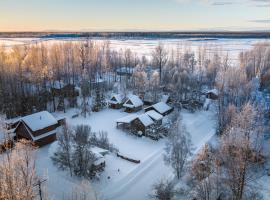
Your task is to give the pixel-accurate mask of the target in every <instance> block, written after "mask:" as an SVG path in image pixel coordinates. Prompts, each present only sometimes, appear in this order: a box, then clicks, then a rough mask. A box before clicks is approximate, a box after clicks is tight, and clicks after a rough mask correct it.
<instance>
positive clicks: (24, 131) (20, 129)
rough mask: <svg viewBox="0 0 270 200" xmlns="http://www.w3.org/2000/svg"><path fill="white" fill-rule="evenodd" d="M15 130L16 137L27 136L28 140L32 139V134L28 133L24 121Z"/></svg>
mask: <svg viewBox="0 0 270 200" xmlns="http://www.w3.org/2000/svg"><path fill="white" fill-rule="evenodd" d="M15 131H16V138H17V139H23V138H25V139H27V140H32V138H31V136H30V135H29V133H28V131H27V129H26V128H25V125H24V124H23V123H20V124H19V126H18V127H17V129H16V130H15Z"/></svg>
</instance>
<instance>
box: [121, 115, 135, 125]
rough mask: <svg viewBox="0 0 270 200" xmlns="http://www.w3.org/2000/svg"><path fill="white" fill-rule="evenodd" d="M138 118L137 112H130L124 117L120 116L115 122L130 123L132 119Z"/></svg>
mask: <svg viewBox="0 0 270 200" xmlns="http://www.w3.org/2000/svg"><path fill="white" fill-rule="evenodd" d="M137 118H138V115H137V114H130V115H127V116H125V117H121V118H119V119H117V120H116V122H118V123H127V124H128V123H130V122H132V121H133V120H135V119H137Z"/></svg>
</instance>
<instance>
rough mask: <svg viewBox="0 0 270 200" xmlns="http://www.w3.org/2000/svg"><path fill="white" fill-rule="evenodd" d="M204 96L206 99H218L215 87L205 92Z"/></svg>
mask: <svg viewBox="0 0 270 200" xmlns="http://www.w3.org/2000/svg"><path fill="white" fill-rule="evenodd" d="M205 95H206V98H207V99H212V100H217V99H218V90H217V89H212V90H209V91H207V92H206V94H205Z"/></svg>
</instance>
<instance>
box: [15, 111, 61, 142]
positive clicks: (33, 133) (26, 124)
mask: <svg viewBox="0 0 270 200" xmlns="http://www.w3.org/2000/svg"><path fill="white" fill-rule="evenodd" d="M62 121H63V120H62V119H61V121H60V122H58V121H57V120H56V119H55V118H54V117H53V116H52V115H51V114H50V113H49V112H47V111H42V112H38V113H34V114H32V115H28V116H25V117H22V118H21V120H20V122H19V123H18V125H17V127H16V128H15V130H14V132H15V134H16V139H17V140H18V139H23V138H24V139H27V140H32V141H33V142H34V143H35V144H36V145H37V146H43V145H46V144H49V143H51V142H53V141H55V140H56V133H57V128H58V127H59V126H60V123H62Z"/></svg>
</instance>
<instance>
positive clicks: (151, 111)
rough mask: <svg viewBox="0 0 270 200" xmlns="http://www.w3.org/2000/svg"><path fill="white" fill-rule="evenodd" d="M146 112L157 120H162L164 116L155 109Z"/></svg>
mask: <svg viewBox="0 0 270 200" xmlns="http://www.w3.org/2000/svg"><path fill="white" fill-rule="evenodd" d="M145 114H147V115H148V116H149V117H151V118H152V119H154V120H156V121H158V120H161V119H162V118H163V116H162V115H161V114H159V113H157V112H156V111H154V110H150V111H147V112H146V113H145Z"/></svg>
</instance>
